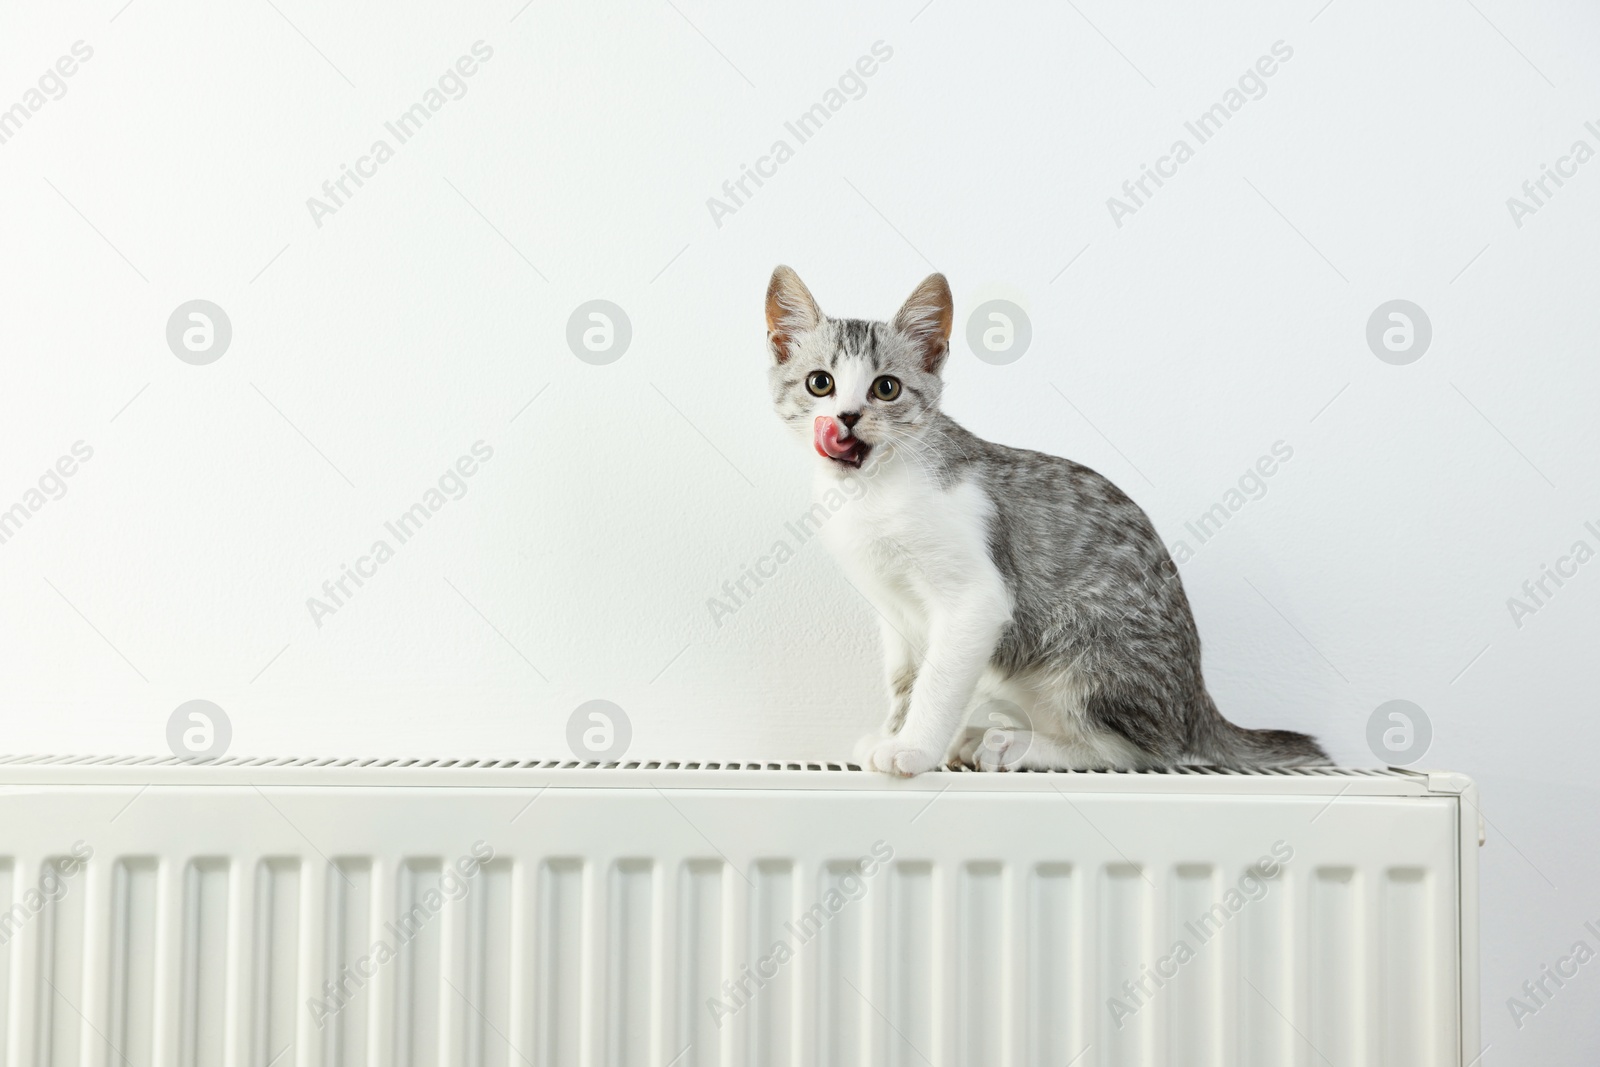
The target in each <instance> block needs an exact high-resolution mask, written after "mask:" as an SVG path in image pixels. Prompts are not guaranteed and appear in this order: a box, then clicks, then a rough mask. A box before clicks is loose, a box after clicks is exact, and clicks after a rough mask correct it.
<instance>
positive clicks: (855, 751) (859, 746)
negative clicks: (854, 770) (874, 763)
mask: <svg viewBox="0 0 1600 1067" xmlns="http://www.w3.org/2000/svg"><path fill="white" fill-rule="evenodd" d="M884 740H885V738H884V735H883V734H880V733H878V732H876V731H874V732H872V733H870V734H862V735H861V739H860V740H858V741H857V742H856V747H855V748H852V749H851V750H850V762H851V763H854V764H856V765H857V766H858V767H862V768H864V769H866V770H871V769H872V768H871V767H869V766H868V762H869V761H870V760H871V759H872V750H873V749H875V748H877V747H878V746H879V745H881V744H883V742H884Z"/></svg>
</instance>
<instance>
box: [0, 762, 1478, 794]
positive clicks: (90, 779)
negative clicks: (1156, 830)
mask: <svg viewBox="0 0 1600 1067" xmlns="http://www.w3.org/2000/svg"><path fill="white" fill-rule="evenodd" d="M126 784H133V785H138V786H285V787H291V786H292V787H313V788H319V787H355V788H365V787H377V786H385V787H396V786H398V787H445V788H457V789H478V788H545V787H549V788H584V789H652V788H654V789H753V790H791V789H801V790H804V789H830V790H872V791H877V790H911V791H919V790H931V791H935V792H938V791H943V790H946V789H954V790H958V791H966V792H1004V793H1011V792H1052V791H1054V792H1071V793H1078V792H1086V793H1093V792H1128V793H1146V792H1151V793H1217V794H1225V793H1241V794H1253V795H1260V794H1301V795H1307V794H1309V795H1323V796H1327V795H1339V796H1343V795H1346V794H1348V795H1351V796H1429V795H1436V794H1441V793H1445V794H1452V795H1454V794H1459V793H1461V792H1463V791H1465V790H1466V789H1468V788H1469V787H1470V786H1471V781H1470V780H1469V779H1468V778H1467V777H1466V776H1465V775H1461V774H1455V773H1451V772H1441V771H1417V770H1414V769H1409V768H1401V767H1316V768H1300V769H1293V770H1281V771H1252V772H1247V771H1235V770H1225V769H1221V768H1217V767H1175V768H1172V769H1170V770H1160V771H1112V770H1095V771H1085V770H1077V771H1008V772H978V771H970V770H946V769H942V768H941V769H938V770H934V771H931V772H929V773H927V774H923V775H919V776H917V777H916V778H910V779H897V778H891V777H889V776H887V775H882V774H876V773H872V772H869V771H863V770H862V769H861V768H860V767H859V766H857V765H856V764H854V763H847V762H839V761H831V760H624V761H620V762H611V763H605V762H595V761H589V762H585V761H581V760H576V759H566V760H561V759H531V758H530V759H511V758H491V757H483V758H471V757H461V758H453V759H452V758H434V759H422V758H402V757H387V758H384V757H368V758H361V757H317V756H300V757H287V756H286V757H271V756H227V757H223V758H221V759H193V760H186V759H181V758H179V757H176V756H171V755H167V756H150V755H144V756H127V755H125V756H82V755H77V756H75V755H10V756H4V755H0V788H5V787H20V786H54V785H126Z"/></svg>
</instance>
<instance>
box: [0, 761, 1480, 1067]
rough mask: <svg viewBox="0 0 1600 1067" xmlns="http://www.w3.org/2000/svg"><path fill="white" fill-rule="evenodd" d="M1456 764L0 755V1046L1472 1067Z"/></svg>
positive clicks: (422, 1058) (420, 1058)
mask: <svg viewBox="0 0 1600 1067" xmlns="http://www.w3.org/2000/svg"><path fill="white" fill-rule="evenodd" d="M1478 842H1479V830H1478V818H1477V814H1476V808H1475V798H1474V796H1473V792H1472V787H1471V784H1470V783H1469V782H1468V781H1467V779H1465V778H1463V777H1461V776H1459V775H1453V774H1432V775H1428V774H1415V773H1411V772H1406V771H1327V772H1303V773H1292V774H1277V775H1242V774H1224V773H1202V772H1193V773H1173V774H1121V773H1094V774H1090V773H1051V774H1043V773H1019V774H957V773H938V774H930V775H925V776H923V777H920V778H917V779H915V780H912V781H909V782H901V781H891V780H888V779H885V778H882V777H879V776H875V775H867V774H863V773H860V772H857V771H851V770H846V769H843V768H840V767H838V766H836V765H815V764H810V765H803V764H781V765H780V764H767V765H757V764H744V765H733V764H704V765H700V764H685V765H678V764H668V765H658V764H645V765H642V766H641V765H638V764H627V765H625V766H623V767H606V768H596V767H594V766H592V765H587V766H581V765H578V764H557V763H554V762H550V763H531V762H520V763H518V762H510V761H500V762H496V761H476V762H473V761H462V762H417V761H367V762H354V761H271V762H269V761H235V760H228V761H223V762H222V763H220V764H209V765H198V766H197V765H183V764H178V763H176V761H173V760H170V759H168V760H155V759H123V760H88V759H57V758H38V757H34V758H23V759H9V760H4V761H0V904H5V903H10V905H11V906H10V910H9V911H7V912H5V913H3V914H0V1033H3V1034H4V1042H3V1049H4V1053H5V1055H4V1064H5V1065H6V1067H49V1065H66V1064H72V1065H80V1064H81V1065H93V1067H116V1065H130V1067H145V1065H161V1067H168V1065H176V1067H209V1065H228V1067H266V1065H269V1064H270V1065H272V1067H334V1065H341V1067H342V1065H354V1064H362V1065H372V1067H390V1065H395V1067H412V1065H456V1064H463V1065H471V1067H478V1065H496V1067H511V1065H518V1064H531V1065H538V1067H546V1065H549V1067H577V1065H607V1067H632V1065H639V1067H643V1065H654V1067H669V1065H670V1067H698V1065H709V1064H719V1065H724V1067H743V1065H768V1064H772V1065H777V1064H784V1065H806V1067H810V1065H823V1064H826V1065H839V1064H860V1065H873V1067H877V1065H901V1064H904V1065H912V1064H930V1065H939V1067H944V1065H952V1064H972V1065H981V1067H1010V1065H1023V1064H1026V1065H1030V1067H1031V1065H1051V1067H1066V1065H1068V1064H1073V1065H1077V1067H1090V1065H1121V1064H1140V1065H1150V1064H1174V1065H1177V1064H1181V1065H1184V1067H1206V1065H1212V1067H1252V1065H1262V1067H1293V1065H1302V1067H1313V1065H1331V1067H1347V1065H1376V1064H1393V1065H1396V1067H1432V1065H1444V1064H1450V1065H1454V1067H1465V1065H1466V1064H1469V1063H1471V1062H1473V1061H1474V1060H1475V1059H1476V1058H1477V1056H1478V1054H1479V1047H1478V989H1477V858H1476V850H1477V845H1478Z"/></svg>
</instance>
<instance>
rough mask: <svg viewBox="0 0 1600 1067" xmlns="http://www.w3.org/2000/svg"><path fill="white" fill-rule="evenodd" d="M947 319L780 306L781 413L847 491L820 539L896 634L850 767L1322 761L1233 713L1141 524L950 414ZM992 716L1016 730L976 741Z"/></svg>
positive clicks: (772, 307)
mask: <svg viewBox="0 0 1600 1067" xmlns="http://www.w3.org/2000/svg"><path fill="white" fill-rule="evenodd" d="M952 319H953V307H952V303H951V297H950V287H949V285H948V284H946V282H945V279H944V276H943V275H941V274H933V275H930V276H929V277H928V278H926V279H924V280H923V282H922V284H920V285H918V286H917V288H916V290H915V291H914V292H913V293H912V294H911V296H910V298H909V299H907V300H906V302H905V305H904V306H903V307H901V308H900V310H899V312H898V313H896V315H895V317H894V319H893V320H892V321H889V322H867V321H863V320H859V319H833V318H829V317H827V316H826V315H824V314H823V313H822V312H821V311H820V310H819V309H818V307H817V304H816V301H815V300H813V299H812V297H811V293H810V292H809V291H808V290H807V289H806V287H805V285H804V284H803V283H802V282H801V281H800V278H799V276H797V275H796V274H795V272H794V271H792V270H790V269H789V268H788V267H779V268H777V270H775V271H773V273H772V283H771V285H770V286H769V287H768V289H767V343H768V348H769V351H770V354H771V360H772V363H771V368H770V371H769V376H770V380H771V386H772V399H773V404H774V406H775V407H776V408H777V411H778V414H779V415H780V416H781V417H782V418H783V420H784V421H785V422H786V423H788V424H789V425H790V426H791V427H792V428H793V429H794V430H795V431H796V433H797V434H798V435H799V436H801V437H802V438H803V439H804V440H805V441H806V444H807V446H808V447H809V448H811V449H812V450H814V451H815V452H816V453H817V459H816V464H817V476H816V491H817V494H818V497H819V500H820V499H821V498H823V497H824V496H826V495H827V494H828V493H829V492H830V491H832V493H833V499H835V500H837V499H838V498H839V496H840V495H841V494H840V493H839V490H840V488H841V482H845V483H846V484H847V485H848V487H849V488H850V490H851V492H849V493H848V494H846V495H848V497H849V498H850V501H849V504H848V506H845V507H842V508H838V509H835V508H832V507H830V508H828V509H827V510H828V511H829V512H830V513H832V517H831V518H829V519H828V521H827V523H826V524H825V525H824V526H823V527H822V533H823V540H824V541H825V542H827V543H828V545H829V547H830V548H831V549H832V550H833V552H834V554H835V555H836V556H837V557H838V559H839V562H840V563H841V564H842V566H843V567H844V569H845V571H846V572H847V575H848V577H849V578H850V580H851V581H852V583H853V584H854V585H855V586H856V587H857V588H858V589H860V590H861V592H863V593H864V594H865V595H866V596H867V598H868V599H869V600H870V601H871V602H872V604H873V606H874V607H875V608H876V609H877V611H878V614H879V616H880V617H881V620H882V626H881V632H882V636H883V643H884V646H885V648H886V651H887V663H886V666H887V681H888V685H889V690H890V692H891V694H892V699H891V704H890V712H889V718H888V721H887V722H886V723H885V724H884V727H883V729H882V731H881V732H877V733H873V734H870V735H868V736H867V737H865V738H863V739H862V741H861V742H860V744H858V745H857V748H856V754H855V758H856V760H857V761H858V762H859V763H860V764H861V765H862V766H864V767H866V768H868V769H870V770H876V771H884V772H887V773H890V774H897V775H914V774H920V773H921V772H923V771H927V770H930V769H932V768H934V767H936V766H938V765H940V764H948V765H951V766H958V765H967V766H974V767H978V768H980V769H1022V768H1035V769H1056V768H1061V769H1065V768H1120V769H1144V768H1161V767H1171V766H1176V765H1181V764H1208V765H1214V766H1221V767H1233V768H1241V769H1267V768H1279V767H1299V766H1309V765H1316V764H1325V763H1327V762H1328V757H1327V755H1326V754H1325V753H1324V752H1323V751H1322V749H1321V747H1320V746H1318V744H1317V742H1316V741H1315V740H1313V739H1312V738H1310V737H1308V736H1306V735H1305V734H1298V733H1292V732H1289V731H1287V730H1247V729H1244V728H1242V727H1239V726H1235V725H1234V724H1233V723H1231V722H1229V721H1228V720H1227V719H1224V718H1223V717H1222V715H1221V714H1220V713H1219V712H1218V711H1217V707H1216V705H1215V704H1214V703H1213V702H1212V700H1211V697H1210V695H1209V694H1208V693H1207V692H1206V686H1205V681H1204V679H1203V678H1202V677H1201V673H1200V638H1199V635H1198V634H1197V633H1196V632H1195V625H1194V617H1193V615H1192V614H1191V612H1190V610H1189V600H1188V598H1187V597H1186V596H1185V595H1184V592H1183V583H1182V581H1181V580H1180V579H1179V577H1178V573H1177V569H1176V568H1175V567H1174V566H1173V563H1172V560H1171V559H1170V557H1169V556H1168V555H1167V551H1166V548H1165V547H1164V546H1163V545H1162V543H1161V539H1160V538H1159V537H1157V536H1156V531H1155V528H1154V527H1153V526H1152V525H1151V523H1150V520H1149V518H1148V517H1147V516H1146V515H1145V513H1144V512H1143V511H1142V510H1141V509H1140V508H1139V506H1138V505H1137V504H1135V503H1134V502H1133V501H1132V500H1130V499H1128V497H1127V496H1126V495H1124V494H1123V492H1122V491H1121V490H1120V489H1118V488H1117V487H1116V486H1115V485H1113V484H1111V482H1110V481H1109V480H1107V479H1106V478H1104V477H1102V476H1101V475H1099V474H1097V473H1095V472H1094V471H1092V470H1090V469H1088V468H1087V467H1083V466H1080V465H1078V464H1076V463H1073V462H1071V461H1070V460H1065V459H1059V458H1057V457H1055V456H1047V455H1044V454H1042V453H1039V452H1030V451H1026V450H1024V449H1019V448H1008V447H1006V446H1005V445H997V444H992V443H990V442H988V441H985V440H982V439H981V438H979V437H976V436H974V435H973V434H971V433H969V432H968V431H966V430H964V429H962V428H961V427H960V426H958V425H957V424H956V423H955V422H954V421H953V420H952V419H950V417H949V416H947V415H945V414H943V413H942V412H941V411H940V410H939V397H940V393H941V390H942V388H943V382H942V381H941V380H940V377H939V372H940V369H941V368H942V367H943V365H944V362H945V359H946V357H947V356H948V355H949V352H950V328H951V322H952ZM858 490H859V491H858ZM1001 701H1003V702H1006V703H1003V704H1002V703H995V702H1001ZM980 707H988V708H990V709H993V708H1000V707H1004V708H1008V709H1013V710H1012V711H1011V713H1010V714H1007V715H1005V716H1002V717H1001V718H1000V725H997V726H990V725H989V724H986V723H980V724H977V725H973V726H967V723H968V720H969V717H970V716H971V715H972V713H973V711H974V709H978V708H980ZM1012 720H1018V721H1012ZM964 726H965V727H967V728H966V729H963V727H964Z"/></svg>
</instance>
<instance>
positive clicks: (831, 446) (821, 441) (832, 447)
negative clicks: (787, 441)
mask: <svg viewBox="0 0 1600 1067" xmlns="http://www.w3.org/2000/svg"><path fill="white" fill-rule="evenodd" d="M812 429H813V435H812V440H813V442H814V443H815V444H816V446H817V455H819V456H827V457H828V458H830V459H845V458H847V457H849V456H852V455H854V454H855V451H856V441H855V439H854V438H852V437H846V438H844V439H843V440H841V439H840V437H839V423H838V422H837V421H836V420H835V419H834V418H833V416H831V415H818V416H817V421H816V422H815V423H813V424H812Z"/></svg>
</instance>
